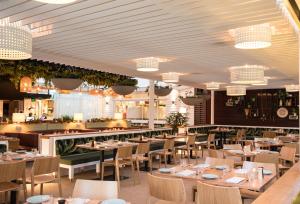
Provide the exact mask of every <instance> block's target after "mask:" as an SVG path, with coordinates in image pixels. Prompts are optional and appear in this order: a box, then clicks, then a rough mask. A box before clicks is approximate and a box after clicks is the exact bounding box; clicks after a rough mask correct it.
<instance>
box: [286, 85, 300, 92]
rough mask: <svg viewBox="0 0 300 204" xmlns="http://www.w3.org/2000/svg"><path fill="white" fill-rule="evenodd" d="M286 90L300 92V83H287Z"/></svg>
mask: <svg viewBox="0 0 300 204" xmlns="http://www.w3.org/2000/svg"><path fill="white" fill-rule="evenodd" d="M284 87H285V90H286V92H298V91H299V84H288V85H285V86H284Z"/></svg>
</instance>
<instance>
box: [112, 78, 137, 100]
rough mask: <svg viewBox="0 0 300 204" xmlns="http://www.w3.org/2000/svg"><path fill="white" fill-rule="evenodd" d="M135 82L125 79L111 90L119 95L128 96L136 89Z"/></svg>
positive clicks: (131, 79) (134, 80)
mask: <svg viewBox="0 0 300 204" xmlns="http://www.w3.org/2000/svg"><path fill="white" fill-rule="evenodd" d="M136 85H137V80H136V79H133V78H127V79H124V80H122V81H119V82H117V83H116V84H115V85H114V86H112V87H111V88H112V90H113V91H114V92H115V93H116V94H119V95H123V96H125V95H128V94H131V93H133V92H134V90H135V89H136Z"/></svg>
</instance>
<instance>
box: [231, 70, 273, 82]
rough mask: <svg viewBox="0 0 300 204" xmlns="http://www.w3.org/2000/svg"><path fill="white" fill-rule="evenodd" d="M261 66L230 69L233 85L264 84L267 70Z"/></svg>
mask: <svg viewBox="0 0 300 204" xmlns="http://www.w3.org/2000/svg"><path fill="white" fill-rule="evenodd" d="M266 69H268V68H267V67H265V66H261V65H244V66H233V67H230V68H229V71H230V79H231V83H234V84H258V83H263V82H264V80H265V79H264V78H265V70H266Z"/></svg>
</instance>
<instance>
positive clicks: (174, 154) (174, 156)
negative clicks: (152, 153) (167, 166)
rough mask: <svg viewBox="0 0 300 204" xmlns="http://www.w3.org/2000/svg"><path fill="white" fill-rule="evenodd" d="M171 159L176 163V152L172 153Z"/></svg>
mask: <svg viewBox="0 0 300 204" xmlns="http://www.w3.org/2000/svg"><path fill="white" fill-rule="evenodd" d="M173 160H174V164H177V154H176V152H174V153H173Z"/></svg>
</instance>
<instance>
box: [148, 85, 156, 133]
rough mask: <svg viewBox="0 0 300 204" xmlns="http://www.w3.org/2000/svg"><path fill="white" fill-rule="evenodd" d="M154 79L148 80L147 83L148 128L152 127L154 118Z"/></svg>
mask: <svg viewBox="0 0 300 204" xmlns="http://www.w3.org/2000/svg"><path fill="white" fill-rule="evenodd" d="M154 97H155V94H154V81H153V80H150V83H149V109H148V118H149V129H151V130H153V129H154V118H155V107H154Z"/></svg>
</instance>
